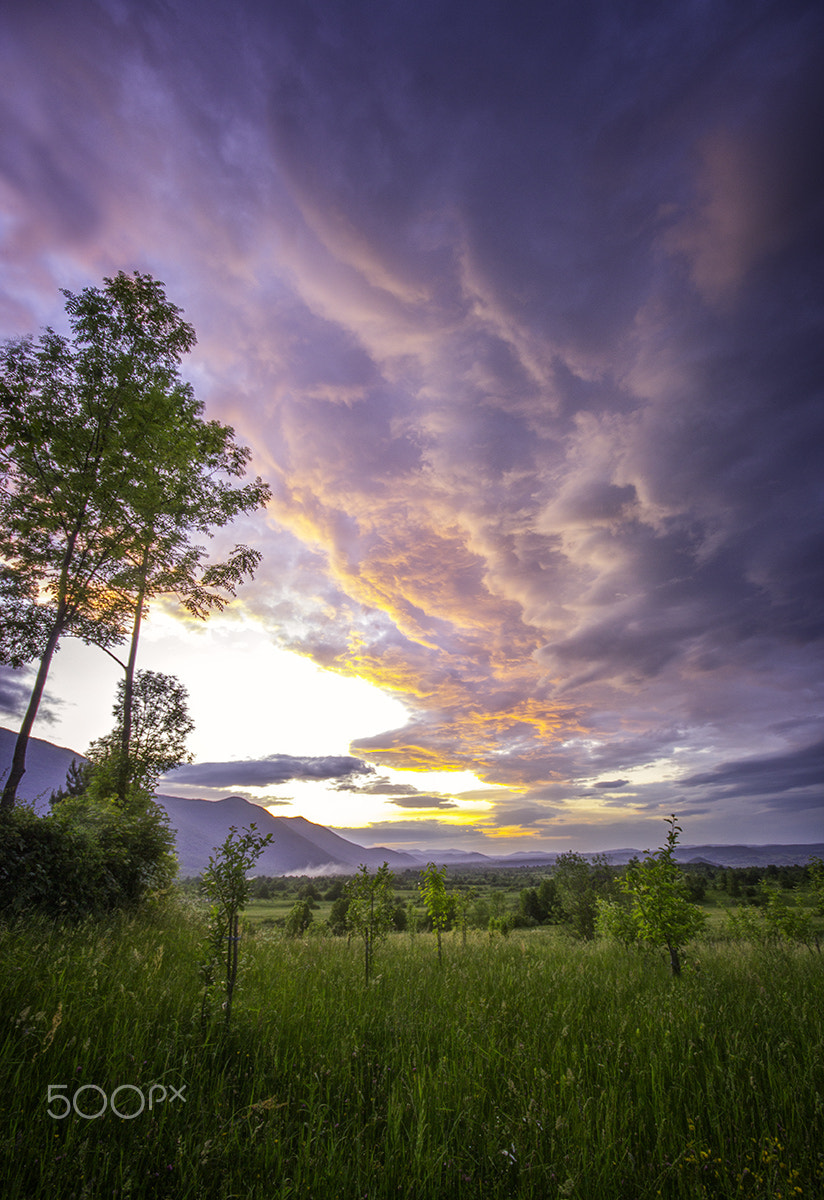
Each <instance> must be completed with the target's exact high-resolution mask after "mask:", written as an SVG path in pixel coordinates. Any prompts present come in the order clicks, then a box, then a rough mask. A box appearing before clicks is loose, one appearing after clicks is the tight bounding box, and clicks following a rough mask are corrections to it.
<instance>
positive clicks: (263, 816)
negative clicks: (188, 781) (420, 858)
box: [157, 796, 416, 875]
mask: <svg viewBox="0 0 824 1200" xmlns="http://www.w3.org/2000/svg"><path fill="white" fill-rule="evenodd" d="M157 802H158V804H161V805H162V806H163V808H165V810H166V812H167V813H168V814H169V822H170V824H171V825H172V827H173V828H174V829H175V830H176V831H177V857H178V861H179V863H180V873H181V875H199V874H200V873H201V872H202V871H203V870H204V869H205V868H206V866H207V865H208V862H209V856H210V855H211V854H212V851H213V849H214V847H215V846H218V845H220V844H221V842H223V841H224V840H225V838H226V836H227V834H228V832H229V829H230V827H231V826H232V825H234V826H235V828H236V829H238V830H240V829H244V828H248V827H249V826H250V825H251V824H253V823H254V825H255V826H256V827H257V832H258V833H261V834H266V833H271V834H272V839H273V840H272V842H271V843H270V844H269V845H268V846H267V847H266V849H265V850H264V851H263V853H262V854H261V856H260V858H259V859H258V860H257V863H256V864H255V868H254V870H255V874H257V875H289V874H297V875H312V874H314V875H333V874H335V873H342V872H353V871H356V870H357V869H358V867H359V866H361V865H364V866H367V867H379V866H380V865H381V863H383V862H388V863H389V866H390V867H397V868H399V869H403V868H404V867H414V866H416V862H415V860H414V859H413V858H411V857H410V856H409V855H408V854H401V853H398V851H396V850H385V849H382V848H380V847H378V848H374V847H373V848H371V849H365V848H364V847H363V846H358V845H356V844H355V843H354V842H349V841H347V840H346V838H342V837H340V836H339V835H338V834H336V833H332V831H331V830H330V829H326V828H325V827H324V826H323V825H314V824H313V823H312V822H311V821H307V820H306V818H305V817H273V816H272V814H271V813H270V812H269V811H268V810H267V809H265V808H261V807H260V805H259V804H253V803H251V802H250V801H249V800H244V799H243V797H242V796H228V797H227V798H226V799H225V800H183V799H181V798H180V797H178V796H158V797H157Z"/></svg>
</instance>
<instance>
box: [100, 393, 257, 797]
mask: <svg viewBox="0 0 824 1200" xmlns="http://www.w3.org/2000/svg"><path fill="white" fill-rule="evenodd" d="M154 408H155V412H154V417H153V420H152V422H151V424H150V426H149V427H147V428H146V430H145V435H144V447H145V453H146V456H147V462H148V463H149V464H150V466H151V470H150V471H149V472H147V475H146V477H145V478H144V479H142V480H141V481H140V482H139V484H138V485H137V486H135V487H134V488H133V489H132V490H131V493H130V495H129V497H128V510H129V517H130V522H131V528H130V530H129V536H128V538H127V539H126V549H125V553H126V556H127V558H128V563H127V566H126V569H125V571H124V573H123V574H122V575H121V576H120V578H119V579H118V580H116V581H115V583H116V584H117V585H119V586H120V587H121V588H122V590H123V592H124V595H125V596H127V597H130V598H131V599H130V603H131V604H132V608H133V616H132V627H131V639H130V646H129V655H128V659H127V662H126V663H124V664H121V665H123V667H124V670H125V673H126V675H125V691H124V695H123V722H122V726H121V760H122V764H123V776H122V778H121V782H120V786H119V788H118V791H119V794H120V795H121V798H122V797H123V796H124V795H125V790H126V787H127V783H128V781H127V779H126V776H125V771H126V764H127V763H128V760H129V743H130V739H131V725H132V723H131V707H132V695H133V686H134V674H135V667H136V661H137V647H138V642H139V638H140V631H141V626H142V621H143V618H144V616H145V614H146V611H147V603H148V601H149V600H150V599H152V597H154V596H156V595H158V594H161V593H165V594H169V593H171V594H174V595H176V596H177V598H178V599H179V600H180V602H181V603H182V604H183V605H184V606H185V607H186V608H187V609H188V611H189V612H190V613H191V614H192V615H193V616H196V617H199V618H201V619H204V618H205V617H206V616H208V614H209V612H210V611H211V610H212V609H215V608H216V609H218V610H221V609H222V608H223V607H224V605H225V604H226V602H227V599H229V598H230V597H232V596H234V595H235V594H236V590H237V587H238V586H239V585H240V583H242V582H243V579H244V577H245V576H247V575H252V574H254V570H255V568H256V567H257V565H258V563H259V561H260V558H261V555H260V554H259V552H258V551H256V550H252V549H250V548H249V547H248V546H243V545H238V546H235V547H234V549H233V551H232V552H231V554H230V555H229V557H228V558H227V559H226V560H225V561H224V562H212V563H208V562H204V560H205V559H206V555H207V550H206V547H204V546H202V545H198V544H196V543H195V542H193V540H192V539H193V537H195V536H196V535H197V534H203V535H205V536H206V537H211V536H212V530H213V529H215V528H222V527H223V526H225V525H227V524H229V523H230V522H231V521H233V520H234V519H235V518H236V517H237V516H239V515H240V514H241V513H248V512H252V511H253V510H254V509H256V508H259V507H262V506H263V505H265V504H266V501H267V500H268V499H269V497H270V495H271V493H270V490H269V487H268V485H267V484H265V483H263V481H262V480H261V479H260V478H256V479H255V480H254V482H252V483H247V484H244V485H242V486H237V485H234V484H233V483H231V482H230V481H231V480H232V478H239V477H242V476H243V475H244V474H245V472H246V466H247V464H248V461H249V458H250V457H251V453H250V451H249V450H248V449H247V448H246V447H243V446H238V445H237V443H236V442H235V440H234V430H233V429H232V427H231V426H229V425H222V424H220V423H219V422H218V421H208V422H205V421H203V420H202V416H201V414H202V412H203V405H202V404H201V403H200V402H199V401H198V400H196V399H195V396H194V394H193V392H192V389H191V387H190V386H189V385H188V384H183V385H180V386H178V387H176V388H175V390H174V392H173V393H170V394H167V395H163V396H159V397H155V399H154Z"/></svg>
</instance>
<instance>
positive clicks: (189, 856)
mask: <svg viewBox="0 0 824 1200" xmlns="http://www.w3.org/2000/svg"><path fill="white" fill-rule="evenodd" d="M16 737H17V735H16V733H13V732H12V731H11V730H9V729H5V728H3V727H0V777H2V775H3V774H4V772H5V771H7V770H8V767H9V765H10V763H11V756H12V753H13V750H14V742H15V739H16ZM84 758H85V755H82V754H78V753H77V752H76V751H74V750H71V749H69V748H68V747H66V746H56V745H55V744H54V743H52V742H48V741H46V740H44V739H43V738H32V739H31V741H30V742H29V751H28V755H27V760H26V774H25V775H24V776H23V783H22V785H21V789H20V794H21V797H22V798H23V799H26V800H27V801H28V802H30V803H33V804H34V807H35V809H36V811H38V812H40V813H41V814H43V813H45V812H46V811H48V797H49V795H50V794H51V792H53V791H55V790H56V789H57V788H58V787H60V786H61V785H62V784H63V783H64V782H65V778H66V772H67V770H68V768H69V766H70V765H71V762H72V760H73V759H79V760H81V761H82V760H83V759H84ZM156 800H157V802H158V804H160V805H161V806H162V807H163V808H164V809H165V811H166V813H167V814H168V816H169V823H170V825H171V827H172V828H173V829H174V830H175V833H176V840H177V854H178V861H179V863H180V874H181V875H182V876H185V875H199V874H200V873H201V872H202V871H204V870H205V868H206V867H207V866H208V862H209V857H210V855H212V854H213V853H214V849H215V847H216V846H219V845H220V844H221V843H222V842H223V841H224V840H225V838H226V836H227V834H228V832H229V828H230V826H232V825H234V826H235V827H236V828H240V827H244V826H247V825H249V824H252V823H253V822H254V824H255V825H256V826H257V829H258V831H259V832H260V833H264V834H265V833H271V834H272V835H273V842H272V843H270V845H268V846H267V847H266V848H265V850H264V851H263V853H262V855H261V857H260V858H259V860H258V862H257V864H256V866H255V872H256V874H259V875H289V874H294V875H299V874H300V875H302V874H315V875H321V874H326V875H332V874H351V873H352V872H354V871H356V870H357V869H358V868H359V867H360V866H366V867H370V868H374V867H378V866H380V865H381V864H382V863H383V862H387V863H388V864H389V866H390V867H392V868H393V869H395V870H404V869H411V870H414V869H416V868H419V867H422V866H424V865H425V864H426V863H427V862H430V861H434V862H436V863H438V865H448V866H451V867H454V868H456V869H457V868H460V867H490V868H492V867H499V868H505V867H510V868H515V867H530V866H532V867H535V868H536V869H540V868H541V867H547V868H548V867H551V866H552V865H553V863H554V862H555V861H556V859H557V857H558V855H557V854H556V853H553V852H547V851H542V850H535V851H530V850H517V851H515V852H514V853H513V854H508V855H499V856H496V857H491V856H489V855H486V854H483V853H481V852H479V851H473V850H461V849H458V848H455V847H450V848H449V849H447V850H443V849H441V850H439V849H435V848H429V849H427V848H426V847H415V849H410V850H393V849H390V848H388V847H384V846H361V845H358V843H356V842H352V841H349V840H348V839H347V838H345V837H343V836H342V834H339V833H336V832H335V831H334V830H332V829H328V828H327V827H326V826H324V825H316V824H314V823H313V822H312V821H309V820H308V819H307V818H306V817H301V816H295V817H280V816H277V817H276V816H274V815H273V814H272V813H271V812H269V810H268V809H266V808H262V807H261V806H260V805H259V804H255V803H254V802H253V801H251V800H246V799H245V798H244V797H243V796H226V797H224V798H223V799H221V800H203V799H197V800H189V799H184V798H183V797H180V796H166V795H158V796H157V797H156ZM593 853H594V852H586V853H584V854H583V857H585V858H592V857H593ZM603 853H604V855H605V857H606V858H607V860H608V861H609V862H611V863H613V864H614V865H616V866H621V865H623V864H624V863H627V862H629V860H630V859H631V858H633V857H641V855H642V854H643V853H644V852H643V851H641V850H636V849H633V848H629V847H622V848H620V849H614V850H607V851H603ZM813 856H815V857H819V858H824V842H818V843H812V844H805V843H791V844H788V845H778V844H773V843H767V844H750V845H748V844H744V843H738V844H735V845H724V844H707V845H686V846H684V845H682V846H679V847H678V848H677V850H676V858H677V859H678V861H679V862H681V863H684V864H686V863H690V862H694V863H696V865H697V864H698V863H703V864H705V865H707V866H715V867H750V866H752V867H766V866H771V865H773V866H777V867H780V866H792V865H794V864H804V863H806V862H807V861H808V860H809V859H810V858H811V857H813Z"/></svg>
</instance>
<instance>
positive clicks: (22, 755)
mask: <svg viewBox="0 0 824 1200" xmlns="http://www.w3.org/2000/svg"><path fill="white" fill-rule="evenodd" d="M64 624H65V609H62V607H61V608H59V609H58V612H57V616H56V617H55V620H54V624H53V625H52V629H51V633H50V634H49V638H48V641H47V642H46V649H45V650H44V651H43V657H42V658H41V659H40V667H39V670H38V672H37V678H36V680H35V681H34V687H33V689H32V693H31V697H30V698H29V707H28V708H27V709H26V715H25V717H24V718H23V723H22V725H21V726H20V732H19V733H18V735H17V741H16V742H15V743H14V754H13V756H12V760H11V770H10V771H9V777H8V779H7V780H6V786H5V787H4V788H3V796H2V798H0V811H11V809H13V808H14V802H15V800H16V799H17V789H18V787H19V786H20V780H21V779H22V778H23V776H24V775H25V773H26V751H27V750H28V747H29V738H30V737H31V731H32V726H33V725H34V719H35V717H36V716H37V710H38V708H39V707H40V701H41V700H42V698H43V689H44V688H45V686H46V678H47V677H48V674H49V668H50V667H51V661H52V659H53V658H54V652H55V650H56V649H57V643H58V642H59V641H60V635H61V634H62V632H63V628H64Z"/></svg>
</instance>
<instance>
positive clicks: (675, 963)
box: [667, 946, 681, 975]
mask: <svg viewBox="0 0 824 1200" xmlns="http://www.w3.org/2000/svg"><path fill="white" fill-rule="evenodd" d="M667 949H668V950H669V956H670V966H671V967H672V973H673V975H680V974H681V959H680V958H679V957H678V948H677V947H676V946H667Z"/></svg>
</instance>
